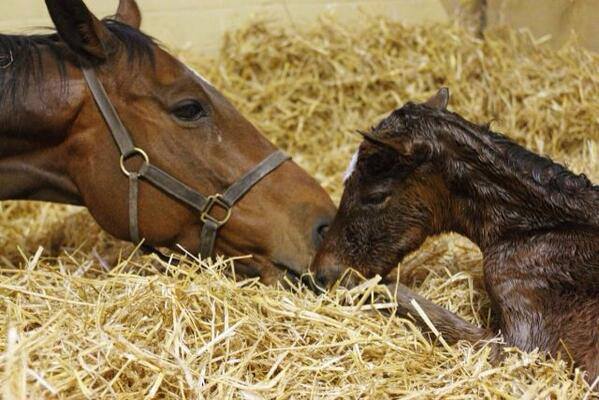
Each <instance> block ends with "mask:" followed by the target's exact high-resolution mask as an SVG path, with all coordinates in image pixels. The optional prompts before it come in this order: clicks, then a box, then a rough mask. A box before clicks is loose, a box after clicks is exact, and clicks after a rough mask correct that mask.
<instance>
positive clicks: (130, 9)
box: [115, 0, 141, 29]
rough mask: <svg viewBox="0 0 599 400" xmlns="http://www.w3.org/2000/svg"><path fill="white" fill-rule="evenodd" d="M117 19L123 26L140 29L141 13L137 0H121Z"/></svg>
mask: <svg viewBox="0 0 599 400" xmlns="http://www.w3.org/2000/svg"><path fill="white" fill-rule="evenodd" d="M115 19H116V20H117V21H119V22H122V23H123V24H127V25H129V26H132V27H133V28H135V29H139V27H140V26H141V11H140V10H139V6H138V5H137V2H136V1H135V0H120V1H119V9H118V10H117V12H116V15H115Z"/></svg>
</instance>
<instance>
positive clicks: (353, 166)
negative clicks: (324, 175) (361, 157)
mask: <svg viewBox="0 0 599 400" xmlns="http://www.w3.org/2000/svg"><path fill="white" fill-rule="evenodd" d="M358 152H359V151H358V150H356V152H355V153H354V155H353V156H352V158H351V161H350V162H349V166H348V167H347V170H346V171H345V174H344V175H343V182H347V180H348V179H349V178H351V176H352V175H353V174H354V171H355V170H356V165H358Z"/></svg>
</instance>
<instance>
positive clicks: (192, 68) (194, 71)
mask: <svg viewBox="0 0 599 400" xmlns="http://www.w3.org/2000/svg"><path fill="white" fill-rule="evenodd" d="M185 66H186V67H187V69H188V70H190V71H191V72H192V73H193V74H194V75H195V76H196V77H197V78H199V79H200V80H201V81H202V82H204V83H206V84H208V85H210V86H212V87H214V85H213V84H212V82H210V81H209V80H208V79H206V78H205V77H204V75H202V74H200V73H199V72H198V70H197V69H195V68H194V67H192V66H191V65H189V64H185Z"/></svg>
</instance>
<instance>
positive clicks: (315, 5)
mask: <svg viewBox="0 0 599 400" xmlns="http://www.w3.org/2000/svg"><path fill="white" fill-rule="evenodd" d="M138 2H139V4H140V6H141V8H142V11H143V13H144V25H143V29H144V30H145V31H147V32H148V33H150V34H151V35H153V36H155V37H157V38H159V39H160V40H161V41H162V42H163V43H166V44H167V45H169V46H172V47H177V48H184V49H193V50H196V51H199V52H203V53H214V52H215V51H217V49H218V48H219V46H220V40H221V39H222V35H223V33H224V32H225V31H227V30H230V29H234V28H236V27H239V26H240V25H241V24H242V23H244V22H245V21H247V20H249V19H250V18H261V19H269V20H276V21H278V22H280V23H282V24H285V25H287V26H290V27H300V26H305V25H306V24H309V23H311V22H314V21H315V20H316V18H317V17H318V16H319V15H321V14H322V13H331V14H333V15H335V16H337V18H339V19H340V20H342V21H346V22H348V23H350V22H354V23H360V21H361V20H362V19H363V18H364V14H368V15H385V16H387V17H390V18H392V19H394V20H398V21H402V22H405V23H408V24H417V23H423V22H438V21H447V20H449V19H452V18H455V17H458V18H460V19H461V20H465V21H468V22H469V23H471V24H475V25H477V26H478V28H479V30H483V29H485V28H487V27H493V26H497V25H502V24H505V25H509V26H512V27H515V28H526V29H530V30H531V32H532V33H533V34H534V35H535V36H536V37H544V38H545V39H546V40H547V41H548V42H549V43H551V44H553V45H554V46H556V47H559V46H560V45H562V44H563V43H564V42H565V41H566V40H567V39H568V38H569V36H570V35H571V33H572V32H575V33H576V34H577V35H578V36H579V38H580V41H581V43H582V44H583V45H585V46H586V47H587V48H589V49H592V50H595V51H599V23H598V22H597V21H598V20H599V0H138ZM86 4H88V5H89V7H90V8H91V9H92V10H93V11H94V12H96V13H97V15H98V16H106V15H109V14H113V13H114V12H115V10H116V7H117V4H118V0H86ZM50 25H51V22H50V20H49V18H48V16H47V11H46V8H45V3H44V1H43V0H0V32H2V33H21V32H24V31H31V27H40V26H50Z"/></svg>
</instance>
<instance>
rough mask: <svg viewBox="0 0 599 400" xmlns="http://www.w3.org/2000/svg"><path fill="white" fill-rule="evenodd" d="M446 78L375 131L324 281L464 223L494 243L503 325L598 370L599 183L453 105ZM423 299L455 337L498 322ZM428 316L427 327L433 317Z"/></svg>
mask: <svg viewBox="0 0 599 400" xmlns="http://www.w3.org/2000/svg"><path fill="white" fill-rule="evenodd" d="M448 98H449V92H448V91H447V89H442V90H441V91H440V92H439V93H438V94H437V95H436V96H435V97H433V98H432V99H430V100H429V101H428V102H427V103H424V104H413V103H408V104H406V105H405V106H404V107H402V108H401V109H399V110H397V111H395V112H393V113H392V114H391V116H389V117H388V118H386V119H385V120H384V121H382V122H381V123H380V124H379V125H378V126H377V127H376V128H374V130H373V132H372V133H370V134H365V135H364V137H365V141H364V142H363V143H362V145H361V146H360V149H359V151H358V153H357V154H356V157H355V159H354V161H353V162H352V165H351V166H350V170H349V171H348V177H347V180H346V183H345V185H346V188H345V193H344V195H343V198H342V201H341V206H340V210H339V214H338V215H337V217H336V220H335V221H334V223H333V225H332V226H331V229H330V231H329V233H328V234H327V237H326V239H325V243H324V244H323V246H322V248H321V250H320V251H319V253H318V255H317V256H316V259H315V261H314V263H313V266H312V269H313V270H314V271H315V273H316V279H317V281H318V282H319V283H320V284H321V285H323V286H324V287H327V286H329V285H330V284H331V283H333V282H334V281H336V280H337V279H338V278H339V277H340V275H341V274H343V273H344V271H345V270H347V269H348V268H350V267H352V268H354V269H356V270H357V271H359V272H360V273H362V274H363V275H364V276H366V277H372V276H375V275H377V274H378V275H381V276H385V275H386V274H387V273H388V272H389V271H390V270H391V269H392V268H393V267H395V266H396V265H397V263H398V262H400V261H401V260H402V259H403V258H404V257H405V256H406V255H407V254H408V253H410V252H412V251H414V250H416V249H417V248H418V247H419V246H420V245H421V244H422V243H423V242H424V240H425V239H426V238H427V237H428V236H431V235H436V234H440V233H443V232H450V231H452V232H457V233H460V234H462V235H465V236H467V237H468V238H470V239H471V240H472V241H474V242H475V243H476V244H477V245H478V246H479V247H480V248H481V250H482V252H483V255H484V279H485V285H486V288H487V291H488V293H489V296H490V298H491V302H492V309H493V313H494V317H495V318H494V319H495V321H496V323H495V326H494V327H493V328H494V332H497V331H498V330H500V331H501V333H502V334H503V337H504V339H505V341H506V342H507V344H508V345H513V346H517V347H519V348H520V349H522V350H525V351H531V350H533V349H535V348H539V349H541V350H545V351H549V352H551V353H552V354H554V355H556V354H558V353H562V354H565V355H566V357H571V358H572V359H573V361H574V362H575V363H576V364H577V365H580V366H582V367H584V368H585V369H586V370H587V371H588V374H589V377H590V378H591V381H592V380H593V379H595V378H594V377H596V376H597V375H598V374H599V296H598V295H599V186H593V185H592V184H591V182H590V181H589V180H588V179H587V178H586V177H585V176H584V175H580V176H577V175H574V174H573V173H572V172H570V171H568V170H567V169H566V168H564V167H562V166H561V165H558V164H556V163H554V162H552V161H551V160H549V159H547V158H543V157H540V156H538V155H536V154H533V153H532V152H529V151H527V150H526V149H524V148H522V147H520V146H518V145H517V144H515V143H513V142H512V141H510V140H509V139H507V138H505V137H504V136H502V135H500V134H497V133H494V132H491V131H490V130H489V129H488V127H486V126H482V127H481V126H477V125H474V124H472V123H470V122H468V121H466V120H464V119H463V118H461V117H460V116H459V115H457V114H455V113H452V112H449V111H447V110H446V107H447V102H448ZM393 290H394V291H396V293H397V300H398V302H399V309H400V311H401V312H405V313H407V312H410V313H411V314H412V315H414V316H417V315H418V313H417V312H415V310H414V308H413V305H412V300H413V299H415V300H416V301H417V302H418V303H419V304H420V306H421V307H422V308H423V309H424V311H425V312H426V313H427V314H428V316H429V317H430V319H431V320H432V322H433V324H434V325H435V326H436V327H437V329H438V330H439V331H441V333H443V335H444V337H445V338H446V339H447V340H448V341H449V342H455V341H457V340H460V339H466V340H470V341H472V342H478V341H480V340H483V339H486V338H489V337H492V336H493V335H494V333H493V332H491V331H487V330H485V329H481V328H477V327H474V326H472V325H470V324H468V323H467V322H465V321H463V320H461V319H460V318H459V317H458V316H456V315H454V314H452V313H450V312H449V311H447V310H445V309H443V308H441V307H439V306H437V305H435V304H433V303H431V302H429V301H427V300H425V299H423V298H421V297H419V296H417V295H415V294H413V293H411V292H410V291H409V289H407V288H406V287H405V286H402V285H394V286H393ZM419 322H420V324H421V325H422V326H423V327H425V328H426V326H425V325H424V323H423V321H419Z"/></svg>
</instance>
